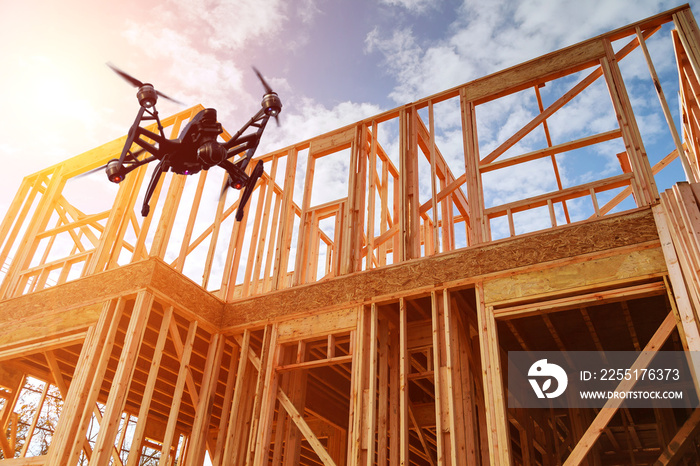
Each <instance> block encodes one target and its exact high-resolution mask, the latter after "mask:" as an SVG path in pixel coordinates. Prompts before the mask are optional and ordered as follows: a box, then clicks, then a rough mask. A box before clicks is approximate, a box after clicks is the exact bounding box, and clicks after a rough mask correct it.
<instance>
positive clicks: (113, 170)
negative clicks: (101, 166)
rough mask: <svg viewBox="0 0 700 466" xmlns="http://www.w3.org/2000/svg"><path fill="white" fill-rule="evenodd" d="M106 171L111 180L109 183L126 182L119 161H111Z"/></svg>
mask: <svg viewBox="0 0 700 466" xmlns="http://www.w3.org/2000/svg"><path fill="white" fill-rule="evenodd" d="M105 171H106V172H107V178H109V181H111V182H112V183H121V182H122V181H124V175H122V174H121V164H120V163H119V160H116V159H114V160H110V161H109V163H108V164H107V167H106V168H105Z"/></svg>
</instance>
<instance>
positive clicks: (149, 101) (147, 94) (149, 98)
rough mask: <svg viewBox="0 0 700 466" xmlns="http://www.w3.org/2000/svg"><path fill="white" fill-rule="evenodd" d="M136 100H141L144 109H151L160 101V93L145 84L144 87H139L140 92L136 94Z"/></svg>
mask: <svg viewBox="0 0 700 466" xmlns="http://www.w3.org/2000/svg"><path fill="white" fill-rule="evenodd" d="M136 98H137V99H138V100H139V105H141V106H142V107H144V108H151V107H153V106H154V105H155V104H156V102H157V101H158V93H157V92H156V90H155V89H154V88H153V85H151V84H144V85H143V86H141V87H139V90H138V92H137V93H136Z"/></svg>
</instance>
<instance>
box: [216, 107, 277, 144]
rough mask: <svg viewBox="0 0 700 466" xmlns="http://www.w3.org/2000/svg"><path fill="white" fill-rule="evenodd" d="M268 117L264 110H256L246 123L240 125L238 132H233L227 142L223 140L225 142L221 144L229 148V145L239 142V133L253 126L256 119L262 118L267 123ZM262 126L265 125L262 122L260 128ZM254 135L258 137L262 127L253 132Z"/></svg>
mask: <svg viewBox="0 0 700 466" xmlns="http://www.w3.org/2000/svg"><path fill="white" fill-rule="evenodd" d="M268 118H270V117H269V116H268V115H266V114H265V112H264V111H262V110H260V111H258V113H256V114H255V115H254V116H253V118H251V119H250V120H248V123H246V124H245V125H243V126H242V127H241V129H239V130H238V132H236V134H234V135H233V136H231V139H229V140H228V141H227V142H225V143H224V144H223V146H224V147H225V148H226V149H230V148H231V147H233V146H235V145H237V144H240V139H239V138H241V135H242V134H243V133H244V132H245V131H246V130H247V129H248V128H250V127H251V126H253V125H254V124H256V123H257V122H258V121H262V120H264V122H265V123H267V120H268ZM264 127H265V124H264V123H263V124H262V128H264ZM258 134H259V135H258ZM255 135H256V137H258V138H259V137H260V136H262V129H258V131H257V132H256V133H255ZM251 136H252V135H251ZM244 137H245V136H244Z"/></svg>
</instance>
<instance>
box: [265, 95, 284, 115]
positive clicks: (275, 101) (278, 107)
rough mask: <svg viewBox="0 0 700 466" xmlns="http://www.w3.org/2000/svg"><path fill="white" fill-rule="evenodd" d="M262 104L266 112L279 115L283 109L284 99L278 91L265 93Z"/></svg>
mask: <svg viewBox="0 0 700 466" xmlns="http://www.w3.org/2000/svg"><path fill="white" fill-rule="evenodd" d="M262 106H263V108H264V109H265V114H266V115H269V116H272V117H274V116H277V115H279V113H280V112H281V111H282V101H281V100H280V98H279V96H278V95H277V93H276V92H270V93H269V94H265V95H264V96H263V100H262Z"/></svg>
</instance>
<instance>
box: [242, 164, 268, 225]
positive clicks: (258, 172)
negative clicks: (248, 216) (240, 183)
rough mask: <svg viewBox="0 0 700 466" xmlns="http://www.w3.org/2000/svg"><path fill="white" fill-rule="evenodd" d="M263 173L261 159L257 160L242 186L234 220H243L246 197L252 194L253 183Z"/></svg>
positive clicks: (248, 197)
mask: <svg viewBox="0 0 700 466" xmlns="http://www.w3.org/2000/svg"><path fill="white" fill-rule="evenodd" d="M262 174H263V163H262V160H259V161H258V164H257V165H255V168H254V169H253V173H251V174H250V177H249V178H248V181H247V182H246V184H245V188H243V196H241V201H240V204H238V210H237V211H236V221H238V222H240V221H241V220H243V215H244V214H245V205H246V204H247V203H248V199H250V195H251V194H253V188H255V183H257V182H258V178H260V176H261V175H262Z"/></svg>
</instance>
